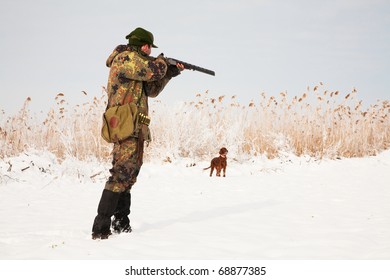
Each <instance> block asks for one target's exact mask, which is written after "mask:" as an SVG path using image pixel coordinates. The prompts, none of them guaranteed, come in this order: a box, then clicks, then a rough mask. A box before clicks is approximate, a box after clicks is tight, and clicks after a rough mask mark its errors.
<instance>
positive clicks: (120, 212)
mask: <svg viewBox="0 0 390 280" xmlns="http://www.w3.org/2000/svg"><path fill="white" fill-rule="evenodd" d="M130 205H131V194H130V193H129V192H123V193H121V194H120V196H119V201H118V205H117V207H116V210H115V212H114V220H113V221H112V228H113V230H114V232H115V233H121V232H131V226H130V220H129V217H128V216H129V214H130Z"/></svg>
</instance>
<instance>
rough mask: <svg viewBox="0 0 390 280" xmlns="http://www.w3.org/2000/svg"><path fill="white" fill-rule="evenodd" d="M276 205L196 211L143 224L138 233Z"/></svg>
mask: <svg viewBox="0 0 390 280" xmlns="http://www.w3.org/2000/svg"><path fill="white" fill-rule="evenodd" d="M274 204H275V202H273V201H262V202H252V203H244V204H238V205H232V206H224V207H218V208H213V209H209V210H203V211H194V212H192V213H189V214H187V215H185V216H183V217H178V218H173V219H168V220H162V221H158V222H155V223H142V225H141V226H140V227H139V228H138V229H137V232H145V231H149V230H155V229H162V228H165V227H169V226H171V225H174V224H177V223H193V222H200V221H204V220H209V219H214V218H219V217H224V216H229V215H233V214H238V213H245V212H250V211H253V210H256V209H261V208H264V207H267V206H271V205H274ZM227 222H229V220H227Z"/></svg>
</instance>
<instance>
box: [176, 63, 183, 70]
mask: <svg viewBox="0 0 390 280" xmlns="http://www.w3.org/2000/svg"><path fill="white" fill-rule="evenodd" d="M176 67H177V68H179V70H180V71H183V70H184V69H185V68H184V65H183V64H181V63H176Z"/></svg>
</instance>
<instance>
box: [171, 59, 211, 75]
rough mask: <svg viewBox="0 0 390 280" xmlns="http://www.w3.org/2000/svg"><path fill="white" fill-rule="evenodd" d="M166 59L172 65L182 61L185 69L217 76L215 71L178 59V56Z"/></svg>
mask: <svg viewBox="0 0 390 280" xmlns="http://www.w3.org/2000/svg"><path fill="white" fill-rule="evenodd" d="M166 61H167V62H168V64H170V65H176V64H177V63H180V64H182V65H183V66H184V69H189V70H193V71H198V72H202V73H205V74H208V75H211V76H215V72H214V71H212V70H209V69H206V68H203V67H200V66H196V65H193V64H190V63H187V62H184V61H181V60H178V59H176V58H166Z"/></svg>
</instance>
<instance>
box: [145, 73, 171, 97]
mask: <svg viewBox="0 0 390 280" xmlns="http://www.w3.org/2000/svg"><path fill="white" fill-rule="evenodd" d="M169 80H170V78H169V77H167V76H165V77H164V78H162V79H161V80H158V81H154V82H145V83H144V91H145V94H146V95H147V96H149V97H156V96H157V95H159V94H160V92H162V91H163V89H164V87H165V86H166V85H167V83H168V82H169Z"/></svg>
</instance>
